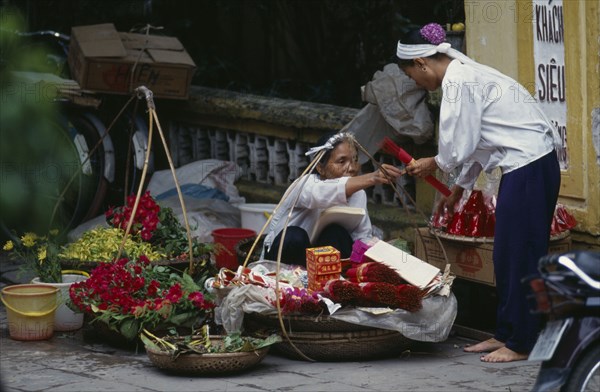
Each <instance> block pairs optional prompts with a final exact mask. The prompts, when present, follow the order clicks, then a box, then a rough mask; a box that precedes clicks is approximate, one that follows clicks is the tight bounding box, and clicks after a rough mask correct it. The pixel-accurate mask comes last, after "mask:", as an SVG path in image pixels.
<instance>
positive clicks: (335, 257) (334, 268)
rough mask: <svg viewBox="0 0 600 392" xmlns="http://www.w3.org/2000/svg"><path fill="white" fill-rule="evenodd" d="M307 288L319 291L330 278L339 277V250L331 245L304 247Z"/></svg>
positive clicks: (340, 267) (340, 269)
mask: <svg viewBox="0 0 600 392" xmlns="http://www.w3.org/2000/svg"><path fill="white" fill-rule="evenodd" d="M306 271H307V273H308V288H309V289H310V290H313V291H320V290H321V289H322V288H323V286H324V285H325V283H327V282H328V281H329V280H331V279H339V278H340V274H341V272H342V263H341V260H340V252H339V251H338V250H337V249H335V248H334V247H332V246H321V247H317V248H308V249H306Z"/></svg>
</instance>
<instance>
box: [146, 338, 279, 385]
mask: <svg viewBox="0 0 600 392" xmlns="http://www.w3.org/2000/svg"><path fill="white" fill-rule="evenodd" d="M210 340H211V342H212V344H213V346H220V347H222V346H223V338H222V337H217V336H211V337H210ZM268 351H269V347H264V348H261V349H258V350H255V351H248V352H235V353H209V354H182V355H179V356H178V357H177V358H172V357H171V355H170V354H169V353H167V352H164V351H156V350H153V349H152V348H149V347H147V348H146V353H147V355H148V358H150V362H152V364H154V366H156V367H158V368H159V369H162V370H165V371H167V372H171V373H179V374H187V375H215V374H231V373H238V372H242V371H244V370H246V369H249V368H251V367H253V366H255V365H256V364H258V363H259V362H260V361H262V360H263V358H264V357H265V356H266V355H267V353H268Z"/></svg>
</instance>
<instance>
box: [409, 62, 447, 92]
mask: <svg viewBox="0 0 600 392" xmlns="http://www.w3.org/2000/svg"><path fill="white" fill-rule="evenodd" d="M402 70H403V71H404V73H405V74H406V76H408V77H409V78H411V79H412V80H414V81H415V83H416V84H418V85H419V86H421V87H423V88H424V89H426V90H427V91H434V90H436V89H437V88H438V87H439V85H438V79H437V77H436V75H435V74H434V73H433V72H432V71H431V69H430V68H428V67H427V66H426V65H424V64H417V63H413V65H408V66H403V67H402Z"/></svg>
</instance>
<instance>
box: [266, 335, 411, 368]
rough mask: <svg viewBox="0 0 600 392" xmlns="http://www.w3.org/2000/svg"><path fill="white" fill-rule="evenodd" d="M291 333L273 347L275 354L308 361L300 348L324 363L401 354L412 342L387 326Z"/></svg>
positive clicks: (304, 352)
mask: <svg viewBox="0 0 600 392" xmlns="http://www.w3.org/2000/svg"><path fill="white" fill-rule="evenodd" d="M288 336H289V338H290V340H289V341H288V340H287V339H286V338H285V337H283V341H282V342H281V343H277V344H275V345H274V346H273V350H274V351H275V352H276V353H279V354H281V355H283V356H285V357H287V358H290V359H298V360H305V359H306V358H304V357H303V356H302V355H300V353H299V352H298V350H299V351H300V352H301V353H302V354H304V355H305V356H307V357H308V358H310V359H313V360H315V361H324V362H343V361H366V360H371V359H381V358H386V357H392V356H398V355H400V354H401V353H402V352H403V351H405V350H406V349H408V348H409V347H410V346H411V345H412V343H413V341H412V340H410V339H408V338H406V337H405V336H404V335H402V334H401V333H400V332H397V331H390V330H385V329H374V330H371V331H355V332H345V333H334V332H331V333H327V332H325V333H321V332H298V333H292V334H288ZM290 342H291V343H290ZM292 343H293V346H292ZM294 346H295V347H296V348H294Z"/></svg>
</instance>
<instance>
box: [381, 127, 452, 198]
mask: <svg viewBox="0 0 600 392" xmlns="http://www.w3.org/2000/svg"><path fill="white" fill-rule="evenodd" d="M383 150H384V151H385V152H387V153H388V154H392V155H394V156H395V157H396V158H397V159H398V160H400V162H402V163H404V164H405V165H408V164H410V163H411V162H412V161H414V158H413V157H411V156H410V154H409V153H407V152H406V151H404V149H403V148H402V147H399V146H397V145H396V143H394V142H393V141H392V139H390V138H388V137H385V138H383ZM425 181H427V182H428V183H429V184H431V186H433V187H434V188H435V189H437V191H438V192H440V193H441V194H442V195H444V196H446V197H448V196H450V195H451V194H452V192H450V189H448V187H447V186H446V185H444V184H442V183H441V182H440V181H439V180H438V179H437V178H435V177H434V176H432V175H429V176H427V177H425Z"/></svg>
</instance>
